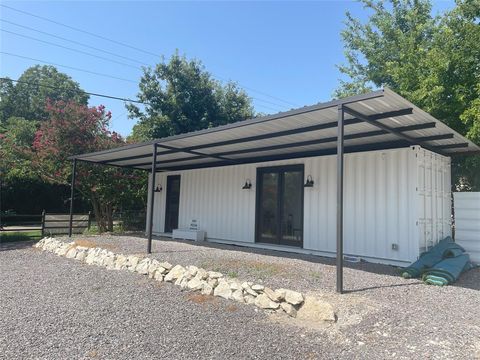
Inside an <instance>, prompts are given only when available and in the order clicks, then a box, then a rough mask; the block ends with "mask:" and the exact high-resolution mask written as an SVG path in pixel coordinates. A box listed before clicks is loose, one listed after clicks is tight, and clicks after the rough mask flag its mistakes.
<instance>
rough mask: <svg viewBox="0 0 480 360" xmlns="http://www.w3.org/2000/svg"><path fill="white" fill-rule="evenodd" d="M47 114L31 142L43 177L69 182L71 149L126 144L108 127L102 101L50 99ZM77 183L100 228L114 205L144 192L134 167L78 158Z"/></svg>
mask: <svg viewBox="0 0 480 360" xmlns="http://www.w3.org/2000/svg"><path fill="white" fill-rule="evenodd" d="M46 112H47V114H48V120H47V121H44V122H42V124H41V126H40V128H39V130H38V131H37V132H36V134H35V139H34V141H33V146H32V166H33V168H34V170H35V171H36V173H37V174H39V175H40V176H41V177H42V179H44V180H45V181H48V182H50V183H53V184H69V182H70V178H71V161H70V160H69V159H68V158H69V157H70V156H72V155H76V154H82V153H86V152H92V151H98V150H105V149H109V148H112V147H116V146H119V145H123V144H125V142H124V141H123V139H122V138H121V137H120V136H119V135H118V134H117V133H115V132H111V131H109V130H108V123H109V120H110V117H111V114H110V113H109V112H106V111H105V108H104V107H103V106H99V107H92V108H88V107H87V106H85V105H80V104H76V103H74V102H64V101H57V102H49V103H48V104H47V107H46ZM77 171H78V175H77V179H78V180H77V183H76V188H77V189H78V191H79V192H80V193H81V195H82V196H83V197H84V198H86V199H88V200H89V201H90V202H91V204H92V207H93V210H94V214H95V218H96V221H97V225H98V227H99V229H100V231H105V230H108V231H112V230H113V219H112V213H113V211H114V209H115V208H116V207H118V206H120V205H121V204H125V202H132V201H133V202H134V201H136V200H138V199H140V198H142V197H143V194H144V193H145V191H144V190H145V189H144V187H145V179H144V176H143V175H142V174H140V173H138V172H135V171H129V170H124V169H118V168H109V167H104V166H101V165H96V164H86V163H80V164H79V166H78V170H77Z"/></svg>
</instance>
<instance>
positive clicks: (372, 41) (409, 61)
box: [335, 0, 480, 189]
mask: <svg viewBox="0 0 480 360" xmlns="http://www.w3.org/2000/svg"><path fill="white" fill-rule="evenodd" d="M362 2H363V3H364V5H365V7H366V8H367V9H368V10H371V11H372V12H373V14H372V15H371V16H370V17H369V19H368V21H367V22H366V23H362V22H361V21H360V20H357V19H355V18H354V17H353V16H352V15H351V14H350V13H347V21H346V29H345V30H344V31H343V32H342V38H343V41H344V45H345V55H346V60H347V64H346V65H341V66H339V69H340V71H341V72H342V73H344V74H345V75H347V76H348V77H349V80H348V81H343V82H342V83H341V86H340V88H339V89H337V91H336V92H335V95H336V96H337V97H341V96H348V95H353V94H357V93H362V92H366V91H369V90H371V89H372V88H375V87H381V86H388V87H390V88H391V89H392V90H394V91H396V92H397V93H399V94H400V95H402V96H404V97H405V98H407V99H408V100H410V101H411V102H413V103H414V104H416V105H417V106H419V107H421V108H423V109H425V110H426V111H427V112H429V113H431V114H432V115H433V116H434V117H436V118H438V119H440V120H442V121H443V122H445V123H446V124H447V125H448V126H450V127H452V128H453V129H454V130H456V131H458V132H459V133H461V134H462V135H465V136H467V137H468V138H470V139H471V140H472V141H474V142H476V143H477V144H480V138H479V136H478V132H479V131H478V129H479V127H480V125H479V124H480V116H479V110H478V107H479V100H478V99H479V98H480V26H479V25H478V22H479V18H480V6H479V3H478V1H477V0H475V1H469V0H464V1H463V0H458V1H457V4H456V7H455V8H454V9H453V10H451V11H449V12H446V13H445V14H444V15H442V16H436V17H432V15H431V4H430V2H429V1H427V0H391V1H389V2H385V1H376V0H362ZM455 161H456V163H455V164H454V169H455V172H454V176H455V177H456V179H457V185H459V186H465V185H466V186H465V187H466V188H473V189H480V178H479V177H480V176H479V174H480V160H479V159H478V158H476V159H475V158H473V159H472V158H471V159H468V160H466V161H464V160H463V159H455Z"/></svg>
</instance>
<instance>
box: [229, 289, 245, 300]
mask: <svg viewBox="0 0 480 360" xmlns="http://www.w3.org/2000/svg"><path fill="white" fill-rule="evenodd" d="M232 299H233V300H235V301H238V302H241V303H243V302H245V300H244V298H243V290H242V289H238V290H235V291H234V292H233V293H232Z"/></svg>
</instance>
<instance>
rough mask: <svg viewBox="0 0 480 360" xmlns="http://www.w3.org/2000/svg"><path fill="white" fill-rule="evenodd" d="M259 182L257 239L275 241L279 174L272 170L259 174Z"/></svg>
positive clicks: (267, 241) (276, 235) (277, 217)
mask: <svg viewBox="0 0 480 360" xmlns="http://www.w3.org/2000/svg"><path fill="white" fill-rule="evenodd" d="M260 184H261V185H260V186H261V190H260V192H261V193H260V214H259V219H258V221H259V229H260V231H259V240H260V242H266V243H277V237H278V219H279V216H278V200H279V197H278V195H279V194H278V193H279V174H278V173H274V172H270V173H263V174H261V178H260Z"/></svg>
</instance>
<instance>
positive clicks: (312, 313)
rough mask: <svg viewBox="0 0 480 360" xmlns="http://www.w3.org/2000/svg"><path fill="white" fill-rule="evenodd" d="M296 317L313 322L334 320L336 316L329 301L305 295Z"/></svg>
mask: <svg viewBox="0 0 480 360" xmlns="http://www.w3.org/2000/svg"><path fill="white" fill-rule="evenodd" d="M297 318H299V319H302V320H308V321H314V322H323V321H328V322H335V321H337V317H336V315H335V311H334V310H333V307H332V305H331V304H330V303H328V302H326V301H323V300H320V299H317V298H315V297H313V296H307V297H306V298H305V302H304V304H303V305H302V307H301V308H300V309H299V310H298V311H297Z"/></svg>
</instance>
